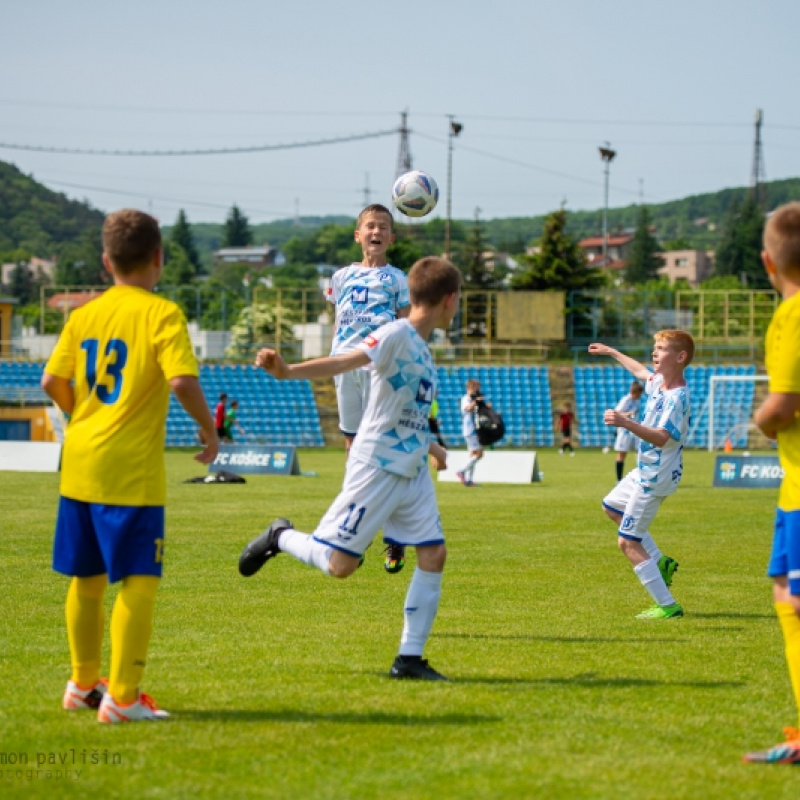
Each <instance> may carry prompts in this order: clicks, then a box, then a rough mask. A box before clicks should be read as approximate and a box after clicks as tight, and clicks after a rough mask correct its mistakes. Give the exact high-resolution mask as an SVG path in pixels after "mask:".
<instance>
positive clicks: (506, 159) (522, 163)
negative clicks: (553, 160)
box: [414, 131, 639, 196]
mask: <svg viewBox="0 0 800 800" xmlns="http://www.w3.org/2000/svg"><path fill="white" fill-rule="evenodd" d="M414 133H415V134H416V135H417V136H420V137H422V138H423V139H430V140H431V141H433V142H439V143H440V144H445V142H444V141H443V140H442V139H439V138H437V137H435V136H428V135H427V134H424V133H420V132H419V131H414ZM459 149H460V150H466V151H468V152H470V153H476V154H477V155H480V156H484V157H485V158H491V159H494V160H495V161H503V162H504V163H506V164H513V165H514V166H517V167H524V168H526V169H532V170H535V171H536V172H543V173H545V174H547V175H553V176H555V177H557V178H567V179H568V180H571V181H578V182H579V183H585V184H588V185H589V186H598V187H602V186H603V184H602V183H601V182H600V181H594V180H591V179H589V178H582V177H579V176H578V175H570V174H569V173H567V172H559V171H558V170H554V169H548V168H547V167H540V166H538V165H536V164H529V163H527V162H525V161H520V160H518V159H516V158H509V157H508V156H500V155H497V154H496V153H487V152H486V151H485V150H478V149H477V148H475V147H466V146H464V145H460V146H459ZM614 189H615V191H620V192H623V193H624V194H631V195H634V196H638V194H639V192H638V190H637V191H632V190H630V189H620V188H619V187H616V186H615V187H614Z"/></svg>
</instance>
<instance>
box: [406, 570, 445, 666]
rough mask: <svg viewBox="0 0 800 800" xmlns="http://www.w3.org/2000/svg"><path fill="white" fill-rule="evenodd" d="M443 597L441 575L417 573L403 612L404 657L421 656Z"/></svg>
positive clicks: (420, 571) (415, 571) (437, 573)
mask: <svg viewBox="0 0 800 800" xmlns="http://www.w3.org/2000/svg"><path fill="white" fill-rule="evenodd" d="M441 596H442V573H441V572H423V571H422V570H421V569H420V568H419V567H417V568H416V569H415V570H414V576H413V577H412V578H411V584H410V585H409V587H408V594H407V595H406V603H405V608H404V610H403V611H404V614H405V622H404V624H403V635H402V636H401V637H400V655H401V656H421V655H422V651H423V650H424V649H425V643H426V642H427V641H428V636H430V633H431V628H432V627H433V621H434V619H436V612H437V611H438V610H439V598H440V597H441Z"/></svg>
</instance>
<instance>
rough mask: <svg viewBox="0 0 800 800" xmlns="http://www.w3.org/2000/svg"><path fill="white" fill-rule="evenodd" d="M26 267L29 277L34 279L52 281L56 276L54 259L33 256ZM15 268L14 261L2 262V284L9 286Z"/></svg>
mask: <svg viewBox="0 0 800 800" xmlns="http://www.w3.org/2000/svg"><path fill="white" fill-rule="evenodd" d="M25 266H26V267H27V268H28V272H29V273H30V276H31V278H33V279H34V280H45V281H46V282H49V283H52V282H53V281H54V280H55V278H56V266H57V264H56V260H55V259H52V260H49V259H46V258H36V257H35V256H34V257H33V258H32V259H31V260H30V261H29V262H28V263H27V264H26V265H25ZM16 268H17V265H16V264H14V263H10V264H3V265H2V267H0V283H2V284H3V285H4V286H10V285H11V280H12V277H11V276H12V274H13V272H14V270H15V269H16Z"/></svg>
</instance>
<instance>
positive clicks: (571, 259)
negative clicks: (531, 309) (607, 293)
mask: <svg viewBox="0 0 800 800" xmlns="http://www.w3.org/2000/svg"><path fill="white" fill-rule="evenodd" d="M566 228H567V212H566V211H565V210H564V209H563V208H562V209H560V210H558V211H553V212H552V213H551V214H549V215H548V216H547V219H546V220H545V224H544V233H543V234H542V238H541V239H540V240H539V244H538V251H537V252H535V253H533V254H532V255H527V254H526V255H523V256H520V263H521V268H520V269H519V270H518V271H517V273H516V274H515V275H514V277H513V278H512V279H511V287H512V288H513V289H524V290H526V291H535V292H542V291H546V290H548V289H553V290H560V291H567V292H568V291H572V290H579V289H597V288H600V287H601V286H603V284H604V283H605V279H604V278H603V275H602V273H601V272H600V270H599V269H597V268H596V267H591V266H589V264H588V262H587V260H586V254H585V253H584V251H583V249H582V248H581V246H580V245H579V244H578V239H577V238H576V237H574V236H572V235H570V234H568V233H567V232H566Z"/></svg>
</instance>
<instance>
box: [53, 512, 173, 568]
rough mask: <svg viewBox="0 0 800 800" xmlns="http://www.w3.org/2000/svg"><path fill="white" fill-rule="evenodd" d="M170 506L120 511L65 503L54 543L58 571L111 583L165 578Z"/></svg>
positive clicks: (57, 525)
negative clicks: (102, 577)
mask: <svg viewBox="0 0 800 800" xmlns="http://www.w3.org/2000/svg"><path fill="white" fill-rule="evenodd" d="M163 551H164V506H114V505H106V504H104V503H84V502H81V501H80V500H72V499H70V498H69V497H62V498H61V500H60V502H59V506H58V519H57V520H56V534H55V541H54V543H53V569H54V570H55V571H56V572H61V573H63V574H64V575H72V576H76V577H78V578H89V577H91V576H92V575H103V574H107V575H108V580H109V582H110V583H114V582H115V581H119V580H122V578H126V577H128V575H154V576H156V577H159V578H160V577H161V570H162V559H163Z"/></svg>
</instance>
